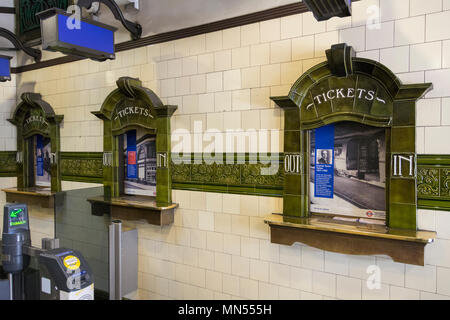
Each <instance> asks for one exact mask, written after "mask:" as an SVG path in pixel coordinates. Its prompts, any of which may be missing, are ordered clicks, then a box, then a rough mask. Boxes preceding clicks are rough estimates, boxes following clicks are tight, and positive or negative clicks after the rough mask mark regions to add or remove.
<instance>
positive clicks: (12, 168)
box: [0, 151, 17, 178]
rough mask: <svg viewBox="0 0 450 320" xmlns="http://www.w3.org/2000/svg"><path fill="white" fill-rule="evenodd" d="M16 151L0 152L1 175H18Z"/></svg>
mask: <svg viewBox="0 0 450 320" xmlns="http://www.w3.org/2000/svg"><path fill="white" fill-rule="evenodd" d="M16 153H17V152H16V151H1V152H0V177H2V178H4V177H17V165H16Z"/></svg>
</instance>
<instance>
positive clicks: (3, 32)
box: [0, 28, 42, 62]
mask: <svg viewBox="0 0 450 320" xmlns="http://www.w3.org/2000/svg"><path fill="white" fill-rule="evenodd" d="M0 37H2V38H5V39H8V40H9V41H11V43H12V44H13V45H14V47H15V48H16V49H19V50H22V51H23V52H25V53H26V54H27V55H29V56H31V57H33V58H34V60H35V61H36V62H38V61H40V60H41V58H42V52H41V50H39V49H34V48H30V47H25V45H24V44H23V43H22V41H20V40H19V38H18V37H17V36H16V35H15V34H14V33H12V32H11V31H9V30H8V29H5V28H0Z"/></svg>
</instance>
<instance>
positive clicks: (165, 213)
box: [88, 195, 178, 226]
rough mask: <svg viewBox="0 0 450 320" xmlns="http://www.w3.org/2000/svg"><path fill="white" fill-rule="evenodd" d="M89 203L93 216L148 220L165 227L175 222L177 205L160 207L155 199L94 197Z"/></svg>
mask: <svg viewBox="0 0 450 320" xmlns="http://www.w3.org/2000/svg"><path fill="white" fill-rule="evenodd" d="M88 201H89V202H90V203H91V206H92V214H93V215H104V214H110V215H111V217H112V218H114V219H123V220H142V219H144V220H146V221H147V222H148V223H149V224H154V225H158V226H164V225H169V224H172V223H173V221H174V213H175V209H176V208H177V207H178V204H177V203H173V204H171V205H169V206H164V207H162V206H158V205H157V203H156V201H155V199H154V198H151V197H145V196H132V195H127V196H121V197H117V198H106V197H104V196H99V197H92V198H89V199H88Z"/></svg>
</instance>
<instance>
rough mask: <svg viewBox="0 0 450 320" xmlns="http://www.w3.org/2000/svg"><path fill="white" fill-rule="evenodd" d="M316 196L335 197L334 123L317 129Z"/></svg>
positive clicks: (315, 151)
mask: <svg viewBox="0 0 450 320" xmlns="http://www.w3.org/2000/svg"><path fill="white" fill-rule="evenodd" d="M315 138H316V143H315V150H314V153H315V158H314V159H315V166H314V196H315V197H319V198H333V192H334V125H328V126H324V127H320V128H318V129H316V130H315Z"/></svg>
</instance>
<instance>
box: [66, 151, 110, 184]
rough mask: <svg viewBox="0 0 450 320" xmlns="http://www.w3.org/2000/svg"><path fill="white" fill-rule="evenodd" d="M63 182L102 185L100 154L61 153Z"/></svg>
mask: <svg viewBox="0 0 450 320" xmlns="http://www.w3.org/2000/svg"><path fill="white" fill-rule="evenodd" d="M61 176H62V180H63V181H74V182H88V183H103V153H102V152H61Z"/></svg>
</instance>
